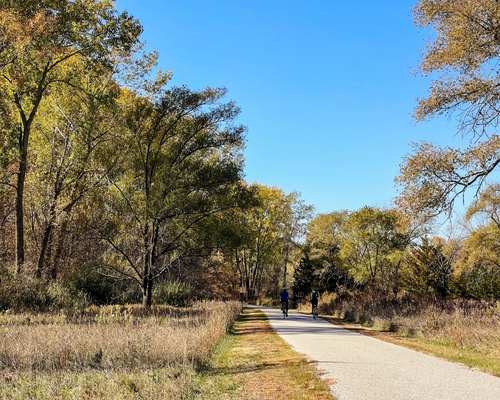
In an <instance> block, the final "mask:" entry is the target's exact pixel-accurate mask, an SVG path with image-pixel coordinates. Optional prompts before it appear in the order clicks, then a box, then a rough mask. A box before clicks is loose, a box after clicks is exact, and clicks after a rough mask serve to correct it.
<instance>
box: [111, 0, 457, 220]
mask: <svg viewBox="0 0 500 400" xmlns="http://www.w3.org/2000/svg"><path fill="white" fill-rule="evenodd" d="M414 3H415V2H414V1H409V0H398V1H393V0H385V1H384V0H381V1H368V0H361V1H357V2H350V1H327V0H308V1H305V0H292V1H290V0H273V1H269V0H267V1H265V0H252V1H245V0H198V1H195V0H170V1H164V0H142V1H139V0H118V1H117V6H118V8H120V9H126V10H128V11H129V12H130V13H131V14H132V15H134V16H135V17H137V18H139V20H140V21H141V22H142V24H143V26H144V35H143V39H144V41H145V42H146V44H147V48H148V49H156V50H158V51H159V53H160V66H161V68H162V69H165V70H169V71H172V72H173V74H174V81H173V82H174V84H186V85H188V86H190V87H192V88H195V89H199V88H203V87H205V86H224V87H226V88H227V89H228V91H229V95H228V97H229V98H230V99H233V100H235V101H236V102H237V103H238V105H239V106H240V107H241V109H242V113H241V117H240V122H241V123H243V124H244V125H246V126H247V127H248V134H247V146H246V150H245V156H246V168H245V172H246V179H247V180H248V181H250V182H260V183H264V184H267V185H274V186H278V187H281V188H282V189H284V190H285V191H299V192H300V193H301V194H302V197H303V198H304V199H305V200H306V201H307V202H308V203H310V204H313V205H314V206H315V207H316V210H317V211H318V212H326V211H331V210H336V209H355V208H358V207H360V206H363V205H366V204H368V205H376V206H382V207H385V206H390V205H391V202H392V199H393V197H394V195H395V193H396V188H395V185H394V177H395V176H396V175H397V174H398V171H399V164H400V162H401V159H402V157H403V156H404V155H405V154H408V153H409V152H410V143H412V142H415V141H421V140H432V141H433V142H436V143H439V144H451V143H452V142H456V141H457V137H456V136H455V133H454V132H455V125H454V124H453V123H452V122H451V121H450V120H448V119H446V118H442V119H439V120H433V121H430V122H426V123H423V124H422V123H421V124H416V123H415V122H414V120H413V118H412V113H413V110H414V107H415V104H416V100H417V98H418V97H422V96H424V95H425V93H426V91H427V88H428V84H429V81H428V80H427V79H425V78H423V77H421V76H419V75H418V74H417V71H418V64H419V60H420V57H421V55H422V52H423V50H424V48H425V45H426V43H427V42H428V41H429V40H430V38H431V32H429V31H422V30H420V29H419V28H417V27H416V26H415V25H414V24H413V17H412V8H413V6H414Z"/></svg>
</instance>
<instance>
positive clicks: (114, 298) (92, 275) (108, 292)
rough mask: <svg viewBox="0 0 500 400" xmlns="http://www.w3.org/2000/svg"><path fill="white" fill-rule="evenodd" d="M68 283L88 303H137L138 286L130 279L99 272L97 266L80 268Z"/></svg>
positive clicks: (138, 299) (138, 295)
mask: <svg viewBox="0 0 500 400" xmlns="http://www.w3.org/2000/svg"><path fill="white" fill-rule="evenodd" d="M68 283H69V285H70V286H72V287H74V288H75V290H76V291H78V292H80V293H83V294H84V295H85V296H86V298H87V299H88V301H89V303H91V304H96V305H105V304H117V303H119V304H123V303H137V302H139V301H140V291H139V288H138V286H137V285H136V284H135V283H133V282H130V281H126V280H117V279H115V278H112V277H109V276H107V275H105V274H102V273H100V272H99V270H98V269H97V268H82V269H79V270H77V271H76V272H75V273H74V274H73V275H72V276H71V277H70V278H69V282H68Z"/></svg>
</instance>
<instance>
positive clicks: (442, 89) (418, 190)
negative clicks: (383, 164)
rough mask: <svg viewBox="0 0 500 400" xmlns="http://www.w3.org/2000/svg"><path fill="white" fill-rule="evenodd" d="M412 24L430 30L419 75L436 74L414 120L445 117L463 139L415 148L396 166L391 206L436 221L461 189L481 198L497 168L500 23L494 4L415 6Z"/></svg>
mask: <svg viewBox="0 0 500 400" xmlns="http://www.w3.org/2000/svg"><path fill="white" fill-rule="evenodd" d="M415 18H416V21H417V23H418V24H419V25H420V26H423V27H428V26H430V27H432V28H433V29H434V31H435V33H436V35H435V39H434V41H433V42H432V43H431V44H430V46H429V47H428V50H427V52H426V54H425V55H424V58H423V61H422V64H421V69H422V72H423V73H424V74H437V78H436V79H435V80H434V82H433V83H432V85H431V89H430V93H429V95H428V96H427V97H426V98H424V99H421V100H420V101H419V103H418V106H417V110H416V113H415V116H416V119H417V121H421V120H424V119H426V118H429V117H432V116H436V115H442V114H452V115H454V116H456V117H457V118H458V124H459V130H460V131H461V132H462V134H463V136H464V138H465V139H466V140H467V143H466V144H465V146H464V148H451V147H449V148H440V147H437V146H435V145H433V144H430V143H423V144H419V145H417V147H416V148H415V151H414V153H413V154H411V155H410V156H408V157H407V158H406V159H405V160H404V162H403V164H402V167H401V174H400V176H399V177H398V179H397V180H398V182H399V183H400V184H401V186H402V193H401V195H400V197H399V199H398V203H399V205H400V206H402V207H403V208H406V209H408V210H410V211H414V212H418V213H423V214H427V215H428V216H435V215H437V214H438V213H440V212H450V211H451V210H452V208H453V204H454V202H455V200H456V199H457V198H458V197H460V196H461V195H463V194H464V193H465V192H466V191H467V190H468V189H470V188H471V189H473V190H475V191H476V192H478V191H480V190H481V188H482V187H483V185H484V184H485V182H487V180H488V179H489V178H491V177H492V176H493V173H494V171H496V170H497V167H498V164H499V163H500V154H499V152H500V137H499V136H498V132H497V127H498V122H499V117H500V107H499V100H500V82H499V70H498V56H499V51H500V33H499V32H500V16H499V4H498V1H496V0H478V1H470V0H420V1H419V3H418V4H417V6H416V8H415Z"/></svg>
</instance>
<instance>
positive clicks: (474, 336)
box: [300, 291, 500, 358]
mask: <svg viewBox="0 0 500 400" xmlns="http://www.w3.org/2000/svg"><path fill="white" fill-rule="evenodd" d="M318 308H319V312H320V313H322V314H328V315H332V316H334V317H337V318H340V319H343V320H344V321H346V322H354V323H360V324H363V325H366V326H370V327H373V328H374V329H377V330H381V331H390V332H397V333H398V334H400V335H402V336H408V337H417V338H418V337H420V338H425V339H428V340H432V341H435V342H441V343H443V344H447V345H450V346H454V347H457V348H462V349H470V350H473V351H477V352H480V353H484V354H489V355H490V356H492V357H499V358H500V303H498V302H481V301H472V300H440V299H415V298H409V297H408V298H406V297H405V298H387V297H384V296H381V295H378V294H369V293H361V292H349V291H341V292H340V293H338V294H332V293H327V294H323V295H322V296H321V299H320V303H319V306H318ZM300 309H301V310H302V311H307V312H308V311H310V306H309V305H307V304H303V305H301V306H300Z"/></svg>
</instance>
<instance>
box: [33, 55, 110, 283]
mask: <svg viewBox="0 0 500 400" xmlns="http://www.w3.org/2000/svg"><path fill="white" fill-rule="evenodd" d="M75 62H81V60H79V59H76V58H75V59H74V60H73V63H75ZM78 79H79V81H78V85H79V88H80V90H78V91H76V92H75V91H74V90H73V89H72V88H68V87H65V86H62V87H58V88H57V89H53V90H52V93H51V95H50V96H48V98H47V99H46V100H45V102H44V103H43V104H42V105H41V106H40V111H39V118H38V122H37V124H36V126H35V131H36V133H37V134H36V135H35V136H34V138H33V141H32V161H31V164H32V173H31V176H30V177H28V182H29V185H28V194H29V203H30V207H29V209H30V211H31V215H32V216H33V217H32V218H33V219H34V222H33V224H32V226H33V228H37V230H39V232H34V234H36V235H37V240H36V242H37V243H38V246H37V250H38V252H37V253H38V254H37V257H36V259H37V261H36V267H37V268H36V274H37V276H38V277H40V276H42V274H43V273H44V272H46V273H47V275H48V276H51V277H52V278H54V279H55V278H56V277H57V274H58V272H59V271H58V270H59V265H60V261H61V255H62V254H61V253H62V251H63V248H64V246H65V242H68V239H69V238H68V236H69V235H68V234H69V232H68V227H69V221H70V219H71V217H72V214H73V212H74V211H75V209H76V208H77V207H78V206H79V205H80V204H81V203H83V202H85V201H86V199H87V198H88V197H91V196H93V193H94V192H95V191H96V190H98V189H99V188H103V187H104V186H105V177H106V169H105V168H103V164H102V163H101V162H100V160H101V159H102V158H103V157H107V156H108V154H107V153H106V151H107V149H106V146H107V145H108V143H109V142H110V141H111V139H112V135H113V134H114V131H115V129H116V128H117V125H116V123H115V120H116V118H117V116H116V107H115V106H114V104H113V103H114V100H115V97H116V95H117V94H118V92H119V90H118V85H117V84H116V83H115V82H114V80H113V75H112V73H111V71H107V70H106V69H104V70H103V69H97V68H94V69H93V70H89V71H87V74H86V75H85V76H81V77H78ZM89 214H90V212H89ZM80 225H81V224H80ZM49 266H50V271H48V270H47V267H49Z"/></svg>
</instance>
